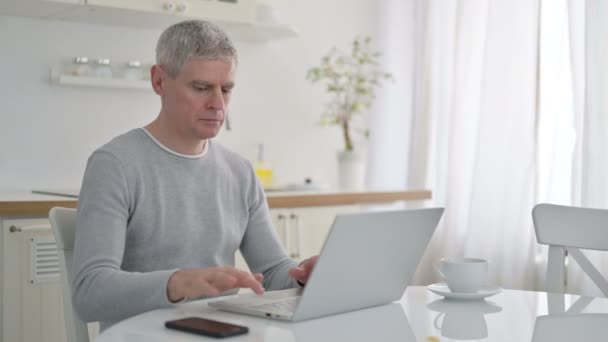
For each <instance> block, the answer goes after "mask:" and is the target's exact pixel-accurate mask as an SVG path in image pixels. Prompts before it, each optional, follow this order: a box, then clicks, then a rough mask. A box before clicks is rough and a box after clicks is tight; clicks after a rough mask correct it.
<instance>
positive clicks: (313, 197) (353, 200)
mask: <svg viewBox="0 0 608 342" xmlns="http://www.w3.org/2000/svg"><path fill="white" fill-rule="evenodd" d="M266 196H267V200H268V206H269V207H270V208H301V207H322V206H340V205H354V204H378V203H390V202H396V201H421V200H428V199H431V191H429V190H410V191H406V190H402V191H358V192H329V191H322V192H320V191H306V192H304V191H303V192H270V193H268V194H267V195H266ZM77 204H78V202H77V199H76V198H70V197H64V196H53V195H42V194H32V193H31V192H28V191H13V192H0V217H5V218H6V217H40V216H47V215H48V213H49V210H51V208H52V207H68V208H76V206H77Z"/></svg>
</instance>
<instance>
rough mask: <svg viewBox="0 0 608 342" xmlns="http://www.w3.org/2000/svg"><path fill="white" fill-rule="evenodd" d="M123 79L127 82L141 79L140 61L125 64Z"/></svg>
mask: <svg viewBox="0 0 608 342" xmlns="http://www.w3.org/2000/svg"><path fill="white" fill-rule="evenodd" d="M125 78H126V79H128V80H133V81H137V80H141V79H142V78H143V73H142V69H141V62H140V61H129V62H127V65H126V70H125Z"/></svg>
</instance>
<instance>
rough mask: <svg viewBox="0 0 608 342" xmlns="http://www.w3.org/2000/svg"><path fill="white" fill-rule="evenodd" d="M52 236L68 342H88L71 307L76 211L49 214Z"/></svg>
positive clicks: (83, 329) (61, 209)
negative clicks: (59, 272) (56, 254)
mask: <svg viewBox="0 0 608 342" xmlns="http://www.w3.org/2000/svg"><path fill="white" fill-rule="evenodd" d="M49 220H50V221H51V227H52V228H53V235H55V240H56V242H57V252H58V254H59V268H60V271H61V290H62V294H63V308H64V309H63V310H64V318H65V329H66V331H65V332H66V336H67V340H68V342H89V335H88V330H87V324H86V322H84V321H82V320H81V319H80V318H78V315H77V314H76V312H75V311H74V307H73V306H72V287H71V280H72V256H73V252H74V233H75V232H76V209H70V208H61V207H55V208H52V209H51V211H50V212H49Z"/></svg>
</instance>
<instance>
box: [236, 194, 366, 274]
mask: <svg viewBox="0 0 608 342" xmlns="http://www.w3.org/2000/svg"><path fill="white" fill-rule="evenodd" d="M360 210H361V207H360V206H358V205H348V206H330V207H310V208H280V209H270V215H271V216H272V221H273V224H274V227H275V229H276V230H277V234H278V236H279V239H280V240H281V243H282V244H283V246H284V247H285V250H286V251H287V255H288V256H289V257H290V258H292V259H293V260H295V261H296V262H301V261H302V260H304V259H307V258H309V257H311V256H313V255H317V254H319V253H320V252H321V248H322V247H323V243H324V242H325V237H326V236H327V233H328V232H329V229H330V228H331V226H332V224H333V222H334V219H335V217H336V215H338V214H345V213H354V212H357V211H360ZM235 265H236V267H237V268H239V269H243V270H249V268H248V267H247V263H246V262H245V260H244V258H243V256H242V255H241V254H240V252H237V255H236V257H235Z"/></svg>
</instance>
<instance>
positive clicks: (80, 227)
mask: <svg viewBox="0 0 608 342" xmlns="http://www.w3.org/2000/svg"><path fill="white" fill-rule="evenodd" d="M131 205H132V204H131V199H130V198H129V192H128V185H127V180H126V177H125V175H124V172H123V169H122V166H121V164H120V161H119V160H118V159H117V158H116V157H114V156H113V155H112V154H110V153H108V152H103V151H97V152H95V153H94V154H93V155H92V156H91V157H90V158H89V161H88V164H87V168H86V171H85V176H84V180H83V184H82V189H81V193H80V197H79V199H78V211H77V219H76V235H75V243H74V258H73V263H72V270H73V272H72V274H73V275H74V276H73V278H72V299H73V303H74V308H75V310H76V311H77V313H78V315H79V316H80V318H81V319H82V320H84V321H88V322H91V321H102V322H109V323H112V322H117V321H119V320H123V319H125V318H127V317H130V316H133V315H136V314H138V313H141V312H144V311H148V310H152V309H158V308H161V307H165V306H169V305H170V302H169V300H168V298H167V293H166V286H167V281H168V279H169V277H170V276H171V274H173V272H174V271H175V270H163V271H154V272H147V273H135V272H126V271H123V270H121V264H122V259H123V255H124V249H125V241H126V233H127V222H128V220H129V212H130V210H129V208H130V206H131Z"/></svg>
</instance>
